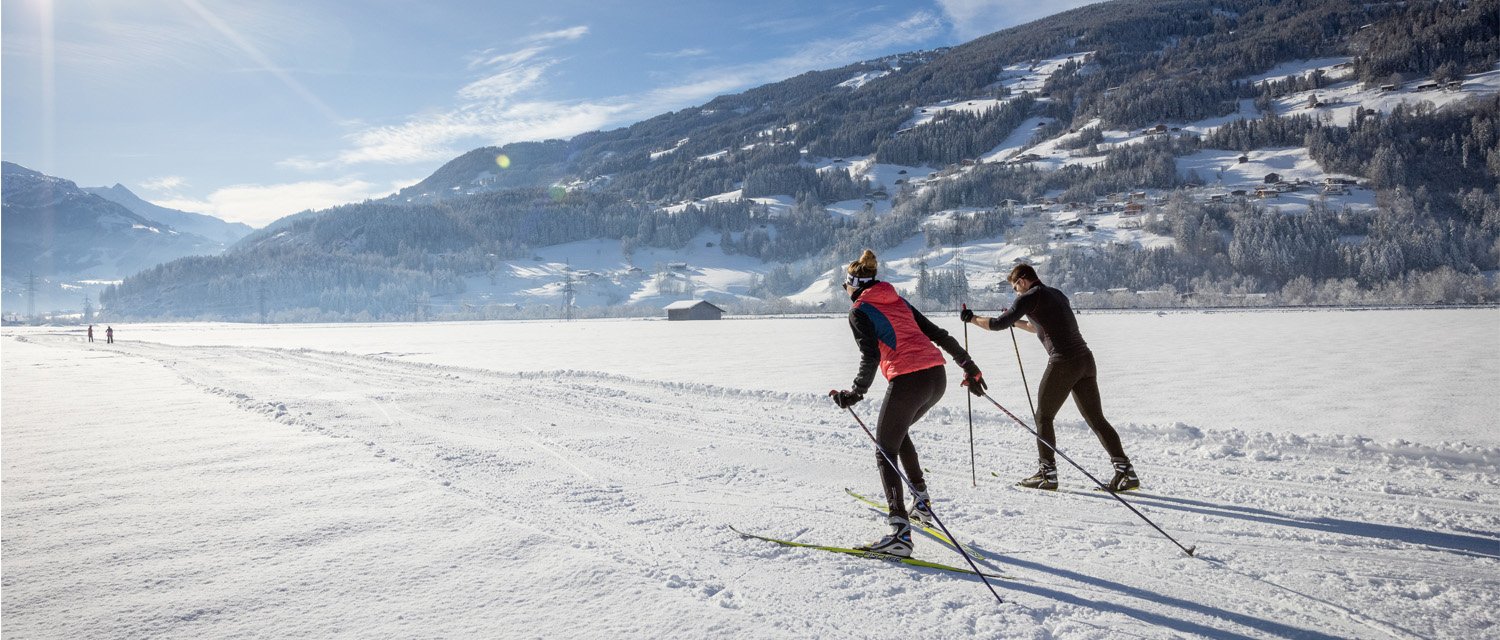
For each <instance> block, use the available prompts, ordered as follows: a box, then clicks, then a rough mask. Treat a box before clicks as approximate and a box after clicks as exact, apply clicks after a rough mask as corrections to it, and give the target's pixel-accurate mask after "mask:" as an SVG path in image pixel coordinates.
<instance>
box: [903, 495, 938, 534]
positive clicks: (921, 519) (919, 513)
mask: <svg viewBox="0 0 1500 640" xmlns="http://www.w3.org/2000/svg"><path fill="white" fill-rule="evenodd" d="M911 497H912V502H911V508H910V509H907V510H906V512H907V513H908V514H910V515H911V521H912V522H915V523H918V524H920V525H922V526H924V527H931V526H934V525H936V524H937V519H936V518H933V517H932V498H929V497H927V492H926V491H914V492H912V495H911Z"/></svg>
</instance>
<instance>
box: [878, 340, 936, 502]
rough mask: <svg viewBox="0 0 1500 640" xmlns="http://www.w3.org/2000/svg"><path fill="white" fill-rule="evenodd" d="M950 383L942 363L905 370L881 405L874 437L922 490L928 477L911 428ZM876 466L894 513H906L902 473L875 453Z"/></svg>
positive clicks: (891, 385)
mask: <svg viewBox="0 0 1500 640" xmlns="http://www.w3.org/2000/svg"><path fill="white" fill-rule="evenodd" d="M947 386H948V374H947V371H946V370H945V368H944V367H943V366H942V365H938V366H936V367H932V368H930V369H923V370H921V371H913V372H911V373H903V374H901V375H899V376H896V377H894V378H891V384H890V386H889V387H887V388H886V391H885V402H884V403H882V404H881V405H880V421H879V423H878V424H877V426H876V427H875V440H876V442H877V443H878V444H879V445H880V448H881V449H882V450H884V451H885V453H886V455H888V456H890V457H891V458H893V459H895V460H899V461H900V464H901V468H902V469H904V470H906V477H907V478H908V479H910V480H911V484H912V486H914V487H916V488H917V489H918V490H919V491H926V490H927V480H926V479H925V478H923V477H922V465H921V463H920V462H919V461H918V460H917V447H916V446H915V445H913V444H912V443H911V436H909V435H907V432H908V430H910V429H911V426H912V425H913V424H915V423H916V421H918V420H921V419H922V416H924V415H927V410H928V409H931V408H932V407H933V406H934V405H936V404H937V403H938V401H939V400H942V399H943V391H944V389H946V388H947ZM875 457H876V458H877V460H876V466H878V467H879V468H880V482H881V483H882V484H883V485H885V501H886V505H887V506H889V507H890V510H891V515H895V516H900V517H902V518H905V517H907V513H906V502H905V498H904V497H903V487H902V482H901V476H900V475H898V474H897V473H896V469H895V468H893V467H891V465H890V463H889V462H887V461H886V457H885V456H883V455H880V453H878V452H877V453H876V454H875Z"/></svg>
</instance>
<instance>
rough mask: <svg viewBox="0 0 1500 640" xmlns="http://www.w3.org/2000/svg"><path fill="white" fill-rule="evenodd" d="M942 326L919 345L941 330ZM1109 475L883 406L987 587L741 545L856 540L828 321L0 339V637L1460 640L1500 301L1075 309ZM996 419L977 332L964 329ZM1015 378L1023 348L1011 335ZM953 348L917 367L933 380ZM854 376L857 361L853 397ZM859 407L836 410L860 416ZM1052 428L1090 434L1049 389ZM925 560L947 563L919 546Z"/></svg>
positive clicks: (951, 405)
mask: <svg viewBox="0 0 1500 640" xmlns="http://www.w3.org/2000/svg"><path fill="white" fill-rule="evenodd" d="M934 317H935V318H937V320H938V321H939V322H941V323H942V324H943V325H944V326H947V327H949V328H950V329H951V330H957V329H958V328H959V325H958V324H957V322H956V321H955V320H953V319H952V318H950V317H946V316H939V315H935V316H934ZM1081 323H1082V327H1083V329H1084V332H1085V335H1086V336H1088V337H1089V339H1090V340H1091V343H1092V344H1093V346H1094V348H1095V350H1096V353H1097V354H1098V357H1099V361H1100V365H1101V374H1102V376H1103V379H1102V383H1103V393H1104V399H1105V410H1106V412H1107V413H1108V414H1109V415H1110V416H1111V420H1112V421H1113V422H1114V423H1115V425H1116V426H1117V428H1118V429H1119V430H1120V432H1121V435H1122V437H1123V439H1124V441H1125V444H1126V447H1127V451H1129V452H1130V453H1131V454H1132V456H1133V457H1134V458H1135V460H1136V462H1137V465H1138V466H1139V468H1140V470H1141V473H1142V479H1143V481H1144V483H1145V488H1146V492H1145V493H1140V494H1136V495H1134V496H1132V497H1131V499H1132V501H1133V502H1134V504H1136V505H1137V506H1138V507H1139V508H1140V509H1141V510H1142V511H1143V512H1144V513H1145V514H1146V515H1147V516H1148V517H1150V518H1151V519H1152V520H1153V521H1155V522H1156V523H1157V524H1159V525H1160V526H1162V527H1163V528H1164V529H1166V530H1167V531H1168V532H1170V533H1172V534H1173V535H1174V536H1176V537H1178V539H1180V540H1182V541H1183V542H1184V543H1185V544H1190V545H1197V546H1198V549H1199V554H1198V557H1197V558H1189V557H1186V556H1184V555H1183V554H1182V553H1181V552H1179V551H1177V549H1176V547H1174V546H1172V545H1171V543H1169V542H1168V541H1167V540H1165V539H1164V538H1162V537H1160V536H1159V535H1158V534H1157V533H1156V532H1155V531H1153V530H1151V529H1150V528H1149V527H1148V526H1146V525H1145V524H1144V523H1142V522H1141V521H1139V520H1137V519H1136V518H1135V516H1133V515H1131V514H1130V512H1129V511H1127V510H1126V509H1125V508H1123V507H1122V506H1121V505H1119V504H1118V503H1116V502H1114V501H1112V500H1111V499H1109V498H1108V497H1106V496H1103V495H1101V494H1098V493H1094V492H1089V491H1087V490H1086V489H1087V487H1086V486H1085V485H1086V480H1085V478H1084V477H1083V476H1082V475H1081V474H1080V473H1078V472H1077V471H1076V470H1074V469H1072V468H1065V469H1064V470H1063V480H1064V484H1065V488H1066V489H1070V490H1069V491H1064V492H1060V493H1057V494H1049V493H1040V492H1034V491H1028V490H1022V489H1017V488H1013V487H1012V486H1010V485H1011V482H1012V481H1013V480H1014V479H1017V478H1019V477H1020V476H1022V475H1025V474H1027V473H1029V472H1030V471H1031V470H1032V469H1031V466H1032V464H1033V462H1032V460H1033V458H1034V454H1033V451H1034V449H1033V446H1034V445H1033V444H1032V443H1031V441H1030V437H1029V436H1028V435H1027V434H1026V433H1025V432H1024V431H1023V430H1022V429H1021V428H1020V427H1019V426H1017V425H1016V424H1014V423H1013V422H1010V421H1009V419H1008V418H1005V417H1004V416H1003V415H1002V414H1000V413H999V412H998V411H996V410H995V409H994V408H993V407H990V406H988V404H987V403H983V402H982V401H981V402H978V403H975V406H974V412H975V415H974V441H975V446H976V453H977V461H978V462H977V465H978V483H977V486H971V477H970V470H969V460H968V458H969V438H968V433H969V430H968V421H967V418H966V415H967V413H966V410H965V396H964V394H963V393H962V392H961V391H960V390H959V389H958V388H957V387H956V386H955V387H954V388H952V389H951V390H950V392H949V395H948V397H947V398H945V400H944V402H943V404H942V405H940V406H939V407H938V408H937V409H935V410H934V411H933V412H932V413H931V414H929V415H928V417H927V418H926V419H924V420H923V421H922V422H921V423H919V425H918V426H917V427H916V428H915V430H914V437H915V438H916V442H917V445H918V447H919V450H920V451H921V453H922V455H923V458H922V459H923V462H924V466H925V467H926V468H927V469H928V470H929V482H930V483H931V485H932V489H933V491H934V494H935V497H936V498H937V499H938V505H937V506H938V508H939V511H938V513H939V515H940V516H941V517H943V518H944V520H945V521H946V522H947V523H948V524H949V526H950V528H951V529H952V530H953V531H954V532H955V533H956V534H957V535H958V536H959V537H960V539H967V540H970V541H972V542H973V544H974V545H976V546H977V547H979V548H980V549H982V550H983V552H984V553H985V555H986V556H987V557H988V559H987V560H985V563H986V564H987V565H988V566H989V567H990V568H991V569H992V570H994V571H999V572H1002V573H1004V574H1005V575H1007V576H1008V577H1010V578H1013V579H1008V580H1002V581H998V582H997V584H996V586H997V588H998V590H999V593H1000V595H1001V596H1002V597H1003V598H1004V599H1005V600H1006V602H1005V603H1004V604H998V603H996V602H995V600H994V598H993V597H992V596H991V595H990V594H989V592H988V591H986V590H985V588H984V586H983V585H982V584H981V583H979V582H977V581H975V580H972V579H969V578H967V577H964V576H959V575H956V574H951V573H947V572H943V571H938V570H927V569H913V568H909V567H903V566H896V565H887V564H884V563H879V562H874V561H869V560H862V559H857V558H849V557H844V556H839V555H834V554H828V553H824V552H820V551H805V550H793V549H788V548H784V547H779V546H775V545H771V544H768V543H763V542H759V541H754V540H745V539H741V538H740V537H739V536H737V535H735V534H734V533H732V532H730V531H729V530H728V529H727V528H726V525H729V524H734V525H736V526H738V527H740V528H742V529H745V530H749V531H754V532H760V533H764V534H768V535H775V536H781V537H790V538H794V539H797V540H802V541H808V542H817V543H824V544H851V543H858V542H864V541H868V539H872V538H873V537H875V536H876V534H877V533H879V532H880V530H881V529H882V526H881V525H880V524H879V523H878V522H877V516H876V514H875V513H874V512H872V511H871V510H869V509H867V508H865V507H863V506H862V505H860V504H858V503H856V502H855V501H853V500H851V499H849V498H848V497H847V496H845V495H843V492H842V488H844V487H851V488H854V489H855V490H858V491H861V492H863V493H866V494H867V495H877V494H878V492H879V489H878V483H877V480H876V474H875V471H874V468H873V466H874V465H873V464H872V462H873V457H874V454H873V452H872V451H871V450H870V445H869V442H868V441H867V440H866V438H865V436H864V434H863V432H861V431H860V430H859V428H858V427H857V426H856V425H855V424H854V423H853V422H852V420H851V419H850V417H849V415H848V414H847V413H845V412H841V411H839V410H837V409H835V408H833V407H832V405H831V404H830V403H829V402H828V401H827V400H826V398H824V397H823V396H822V393H823V392H825V391H826V390H827V389H829V388H834V387H840V388H841V387H844V386H846V385H847V384H848V380H849V378H850V377H851V376H852V374H853V372H854V367H855V364H856V362H857V354H856V351H855V349H854V345H853V343H852V340H851V339H850V337H849V335H848V328H847V324H846V323H845V322H844V321H843V320H842V319H840V318H836V317H826V318H796V319H729V320H725V321H721V322H698V323H668V322H663V321H651V320H616V321H585V322H574V323H561V322H500V323H461V324H460V323H455V324H389V325H297V326H292V325H280V326H277V325H272V326H244V325H224V324H212V325H210V324H179V325H145V326H116V330H117V332H118V333H117V337H119V338H120V341H119V342H118V343H116V344H114V345H105V344H103V343H102V342H96V343H93V344H89V343H87V342H84V341H83V339H82V336H81V332H80V331H76V330H61V329H10V328H8V329H6V330H5V332H4V338H3V343H0V345H3V346H0V348H3V358H0V364H3V391H4V403H3V423H4V430H3V451H4V454H5V455H4V479H3V489H4V493H3V498H4V502H3V505H4V534H3V537H4V539H3V542H4V550H3V555H4V558H3V559H4V569H3V574H4V576H3V589H4V590H3V632H4V634H5V635H6V636H9V637H16V638H22V637H26V638H48V637H51V638H79V637H168V638H171V637H181V638H204V637H239V636H256V637H287V636H296V637H361V638H363V637H398V636H399V637H620V636H624V637H878V638H894V637H945V638H952V637H1007V638H1011V637H1013V638H1041V637H1047V638H1051V637H1063V638H1116V637H1146V638H1168V637H1214V638H1263V637H1270V638H1326V637H1340V638H1385V637H1395V638H1415V637H1445V638H1478V637H1496V635H1497V633H1500V627H1497V623H1500V614H1497V609H1496V604H1497V600H1500V597H1497V595H1496V594H1500V572H1497V571H1496V569H1497V568H1500V475H1497V473H1496V472H1497V466H1500V435H1497V434H1496V433H1495V430H1494V427H1495V423H1496V417H1497V415H1500V404H1497V399H1496V396H1495V391H1496V389H1500V332H1497V331H1496V329H1497V328H1500V310H1495V309H1484V310H1427V311H1358V312H1353V311H1320V312H1244V313H1203V312H1180V313H1166V314H1151V313H1113V314H1088V315H1085V316H1082V318H1081ZM969 340H970V344H971V346H972V347H973V350H974V353H975V355H976V357H977V359H978V361H979V362H980V363H981V365H983V366H984V368H985V371H986V374H987V378H989V379H990V381H991V384H992V385H993V386H992V390H991V391H992V395H993V397H994V398H995V399H996V400H998V401H999V402H1001V403H1002V404H1004V405H1006V406H1007V407H1008V408H1010V409H1011V410H1013V411H1015V412H1016V413H1018V414H1019V415H1027V414H1028V413H1029V412H1028V410H1027V409H1026V402H1027V401H1026V398H1025V395H1024V393H1023V392H1022V390H1021V387H1020V382H1019V373H1018V371H1017V369H1016V357H1015V353H1014V352H1013V351H1012V347H1011V345H1010V336H1009V335H1006V334H991V333H989V332H973V333H972V334H971V335H970V336H969ZM1020 351H1021V355H1022V357H1023V358H1024V361H1025V363H1026V366H1027V367H1028V370H1027V375H1028V376H1030V380H1031V382H1032V384H1035V382H1036V380H1037V378H1038V377H1039V376H1040V374H1041V368H1042V366H1043V360H1044V359H1043V357H1042V355H1041V352H1040V347H1039V345H1037V343H1036V341H1035V339H1034V338H1032V337H1031V336H1029V335H1026V334H1022V335H1021V342H1020ZM951 369H952V368H951V367H950V374H951V373H952V371H951ZM880 393H883V383H878V384H877V385H876V388H875V389H874V392H873V393H872V397H878V395H879V394H880ZM873 404H875V403H873V402H865V403H863V404H861V405H859V406H858V407H856V410H857V411H858V412H859V414H860V415H861V416H862V417H864V418H865V419H866V420H867V421H868V420H873V418H874V414H875V411H876V408H875V407H874V406H872V405H873ZM1059 440H1060V445H1061V446H1062V447H1064V451H1066V452H1071V454H1072V455H1073V457H1074V458H1075V459H1077V460H1079V461H1080V462H1081V463H1082V464H1084V465H1085V466H1086V467H1087V468H1089V469H1090V470H1091V471H1092V472H1093V473H1096V474H1101V473H1105V471H1106V468H1107V463H1106V461H1105V459H1104V455H1103V453H1102V452H1101V451H1100V450H1099V447H1098V446H1097V444H1096V443H1095V442H1094V439H1093V438H1092V436H1091V435H1090V434H1089V433H1088V431H1087V429H1086V428H1085V427H1084V426H1082V424H1081V421H1080V419H1079V417H1078V415H1077V413H1076V412H1074V410H1073V409H1072V408H1071V407H1067V408H1065V410H1064V412H1063V414H1062V415H1061V416H1060V418H1059ZM917 555H918V557H921V558H925V559H929V560H933V561H937V562H943V563H948V564H963V560H962V559H961V558H960V557H959V556H957V555H956V554H955V553H954V552H952V551H949V550H948V549H947V548H945V547H943V546H942V545H940V544H938V543H937V542H936V541H934V540H931V539H926V538H922V539H919V540H918V548H917Z"/></svg>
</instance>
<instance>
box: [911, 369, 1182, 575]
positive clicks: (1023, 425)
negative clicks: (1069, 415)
mask: <svg viewBox="0 0 1500 640" xmlns="http://www.w3.org/2000/svg"><path fill="white" fill-rule="evenodd" d="M984 399H985V400H989V401H990V404H993V405H995V408H996V409H999V410H1001V411H1003V412H1005V415H1008V416H1010V419H1011V420H1015V421H1016V424H1019V425H1021V428H1023V429H1025V430H1027V431H1030V432H1031V435H1033V436H1035V437H1036V440H1037V442H1040V443H1042V444H1044V445H1047V448H1048V449H1051V450H1052V452H1053V453H1056V454H1057V455H1059V456H1062V459H1063V460H1067V461H1068V464H1071V465H1073V466H1074V467H1076V468H1077V469H1078V470H1079V471H1082V472H1083V475H1086V476H1088V477H1089V479H1090V480H1093V481H1094V484H1097V485H1099V488H1100V489H1103V490H1105V491H1107V492H1109V495H1111V496H1114V498H1115V499H1116V500H1119V501H1120V504H1123V505H1125V508H1126V509H1130V512H1131V513H1134V514H1135V515H1137V516H1140V518H1141V519H1142V520H1145V521H1146V524H1149V525H1151V527H1152V528H1153V529H1156V532H1157V533H1160V534H1162V535H1164V536H1166V537H1167V539H1168V540H1171V541H1172V544H1175V545H1177V548H1178V549H1182V551H1183V553H1186V554H1188V555H1189V556H1192V555H1193V552H1194V551H1196V550H1197V549H1198V546H1197V545H1193V546H1191V547H1184V546H1182V543H1181V542H1178V541H1177V538H1173V537H1172V536H1171V534H1169V533H1167V532H1166V531H1163V530H1162V528H1161V527H1158V526H1156V523H1155V522H1152V521H1151V519H1150V518H1147V517H1146V514H1144V513H1141V512H1140V510H1139V509H1136V508H1135V505H1132V504H1130V503H1129V502H1126V501H1125V499H1124V498H1121V497H1120V494H1119V493H1117V492H1115V491H1114V490H1113V489H1110V488H1109V487H1108V486H1105V484H1104V483H1103V482H1100V481H1099V479H1098V478H1095V477H1094V474H1092V473H1089V472H1088V470H1087V469H1084V468H1083V467H1082V466H1079V464H1078V463H1077V462H1074V461H1073V459H1072V458H1069V457H1068V454H1066V453H1063V452H1062V450H1061V449H1058V448H1057V447H1056V446H1054V445H1053V444H1052V443H1050V442H1047V441H1046V440H1043V439H1042V436H1041V435H1040V434H1038V433H1037V432H1036V430H1035V429H1032V428H1031V427H1030V426H1028V425H1027V424H1026V422H1025V421H1023V420H1021V419H1020V418H1017V417H1016V414H1014V413H1011V412H1010V409H1006V408H1005V407H1003V406H1001V405H1000V403H999V402H996V401H995V399H994V398H991V397H990V396H989V394H984ZM934 519H936V518H934ZM949 537H950V538H951V537H952V536H949Z"/></svg>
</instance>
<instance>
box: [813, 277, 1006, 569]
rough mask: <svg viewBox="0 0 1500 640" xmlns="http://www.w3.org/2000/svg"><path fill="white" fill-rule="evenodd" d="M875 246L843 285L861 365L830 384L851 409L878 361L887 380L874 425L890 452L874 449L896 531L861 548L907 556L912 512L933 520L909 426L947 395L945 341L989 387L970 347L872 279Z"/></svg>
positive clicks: (977, 389) (967, 380)
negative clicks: (907, 491) (846, 386)
mask: <svg viewBox="0 0 1500 640" xmlns="http://www.w3.org/2000/svg"><path fill="white" fill-rule="evenodd" d="M876 266H877V265H876V260H875V253H874V252H872V251H870V250H869V249H866V250H865V252H864V254H862V255H860V257H859V259H858V260H855V261H854V262H851V263H849V267H848V268H847V269H846V271H847V272H848V276H847V277H846V278H845V279H844V291H845V292H847V293H848V294H849V299H850V300H851V301H853V306H852V308H851V309H850V310H849V327H850V329H852V330H853V332H854V341H855V343H857V344H858V345H859V351H860V354H861V358H860V362H859V373H858V374H857V375H855V376H854V386H853V388H852V389H850V390H845V391H830V392H828V393H829V395H830V396H833V402H834V404H837V405H838V406H839V407H840V408H844V409H847V408H849V407H852V406H854V405H855V404H856V403H858V402H859V401H860V400H863V399H864V397H865V392H867V391H869V390H870V383H872V382H874V379H875V367H876V365H877V364H878V365H879V367H880V372H881V374H883V375H884V376H885V378H886V380H887V381H889V383H890V384H889V385H888V386H887V387H886V392H885V402H884V404H882V405H881V407H880V417H879V419H878V421H877V426H876V430H875V440H876V442H877V444H878V446H879V447H880V448H881V450H883V451H884V452H885V454H884V455H882V454H881V453H880V452H877V453H876V455H875V458H876V465H877V466H878V467H879V469H880V481H881V484H882V485H883V486H884V487H885V499H886V504H887V505H888V506H889V508H890V513H889V516H888V517H887V519H886V522H887V523H888V524H890V525H891V534H890V535H888V536H885V537H884V538H881V539H880V540H879V541H877V542H875V543H873V544H870V545H868V546H865V547H860V549H867V550H870V551H878V552H880V553H888V554H891V555H896V556H903V557H910V556H911V550H912V539H911V519H916V520H918V521H920V522H923V523H931V522H932V521H933V517H932V508H931V504H930V498H929V497H928V495H927V481H926V479H925V478H924V477H923V475H922V466H921V464H919V463H918V461H917V449H916V447H915V446H914V445H913V444H912V441H911V436H910V435H908V433H907V432H908V430H909V429H910V428H911V425H912V424H914V423H916V421H917V420H920V419H921V418H922V416H923V415H925V414H926V413H927V410H929V409H931V408H932V407H933V406H934V405H936V404H937V403H938V400H941V399H942V397H943V391H944V389H945V387H946V385H947V382H948V376H947V371H946V368H945V367H944V366H943V354H942V353H941V352H939V351H938V349H937V347H935V346H933V344H934V343H936V344H937V345H938V346H941V347H942V348H943V350H944V351H947V352H948V355H950V356H952V357H953V360H954V362H957V363H958V365H959V366H960V367H962V368H963V370H964V381H963V385H964V386H967V387H969V390H970V391H971V392H973V393H974V394H975V395H979V394H982V393H983V392H984V389H985V382H984V376H983V374H981V373H980V371H979V366H978V365H976V364H974V361H973V359H971V358H970V357H969V352H968V351H965V350H964V348H963V347H962V346H960V345H959V343H958V340H956V339H954V338H953V336H950V335H948V332H947V331H944V330H943V329H941V328H939V327H938V326H937V325H935V324H933V323H932V321H930V320H928V319H927V318H926V317H925V316H923V315H922V312H920V311H917V309H916V308H915V307H913V306H911V304H910V303H908V302H907V301H906V300H905V299H904V298H902V297H901V296H900V295H899V294H897V293H896V288H895V287H892V286H891V285H890V284H889V283H886V282H881V281H879V280H877V279H875V273H876ZM886 456H889V457H890V458H891V459H892V460H899V461H900V465H901V467H902V468H904V469H905V470H906V476H907V479H909V480H911V484H912V487H913V488H914V490H915V491H916V495H914V496H912V506H911V509H910V510H909V511H908V509H907V507H906V504H905V503H904V502H903V498H902V481H901V476H900V475H899V474H898V472H897V471H896V469H895V468H894V467H892V466H891V464H890V462H888V461H887V460H886Z"/></svg>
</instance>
